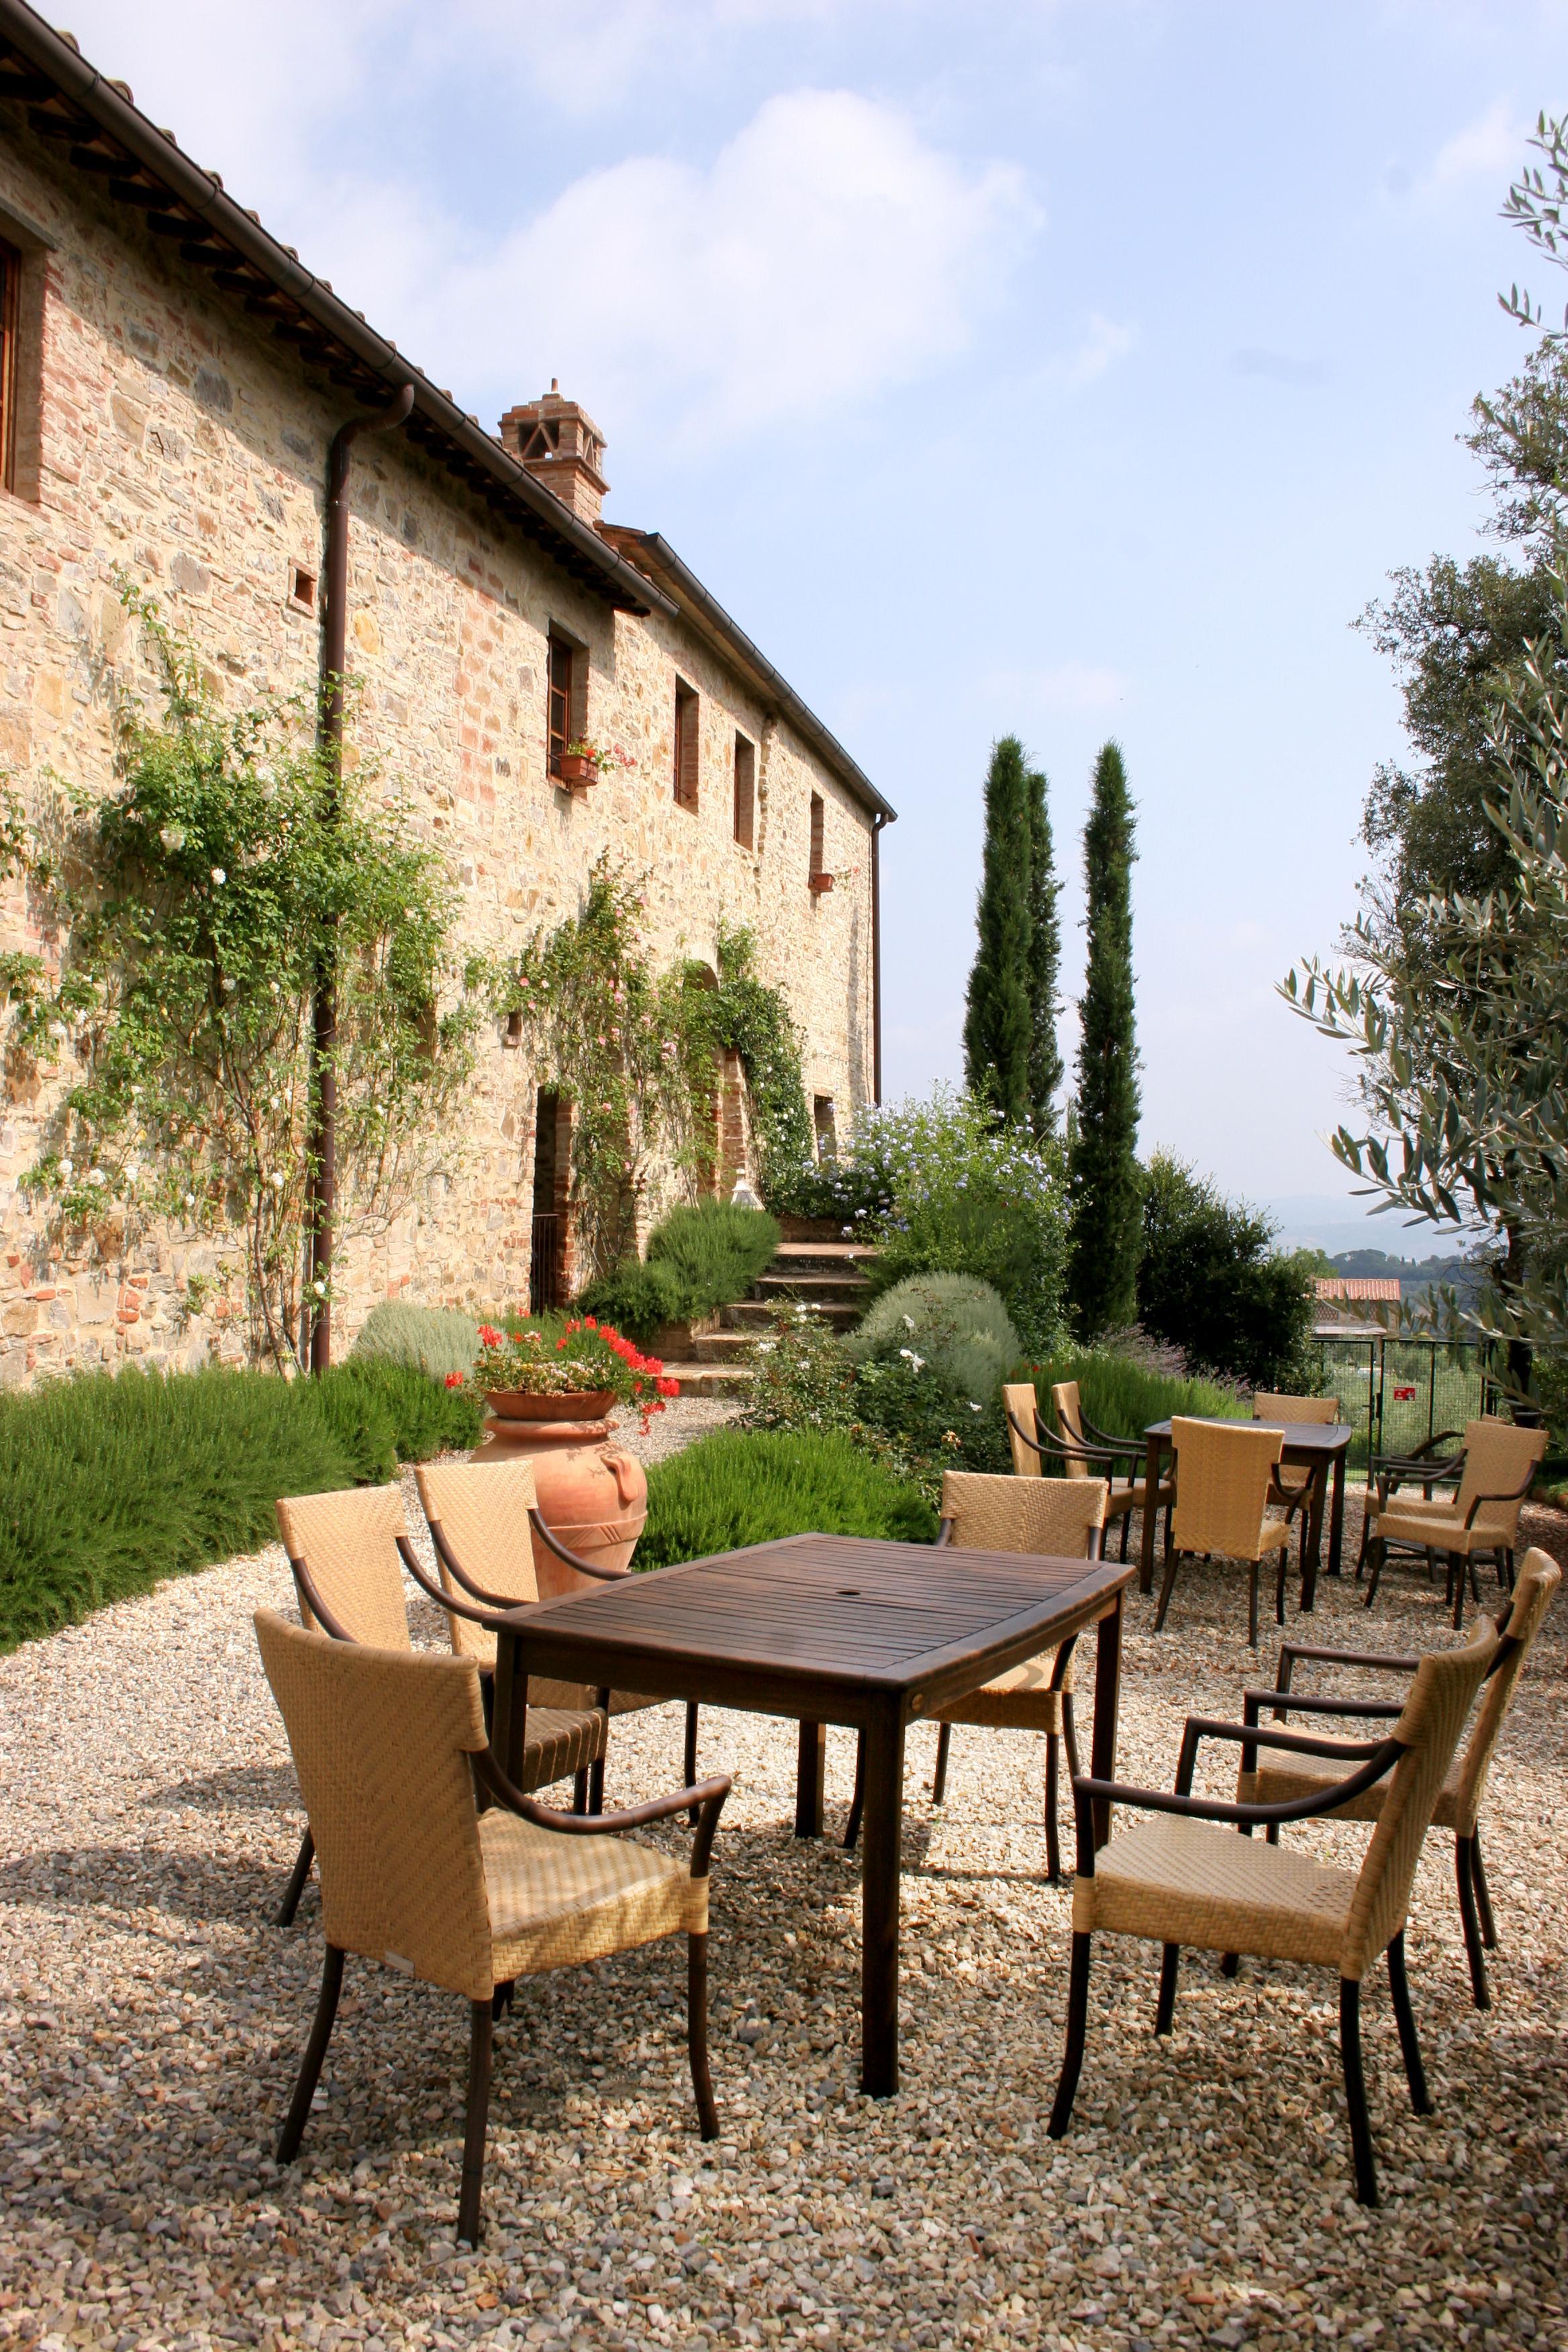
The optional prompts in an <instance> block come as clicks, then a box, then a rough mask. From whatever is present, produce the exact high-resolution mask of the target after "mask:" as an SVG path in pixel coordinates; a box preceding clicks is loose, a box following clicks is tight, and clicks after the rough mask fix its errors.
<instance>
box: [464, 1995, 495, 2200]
mask: <svg viewBox="0 0 1568 2352" xmlns="http://www.w3.org/2000/svg"><path fill="white" fill-rule="evenodd" d="M468 2021H469V2022H468V2115H467V2117H466V2118H465V2120H464V2124H463V2185H462V2188H461V2189H460V2191H459V2192H458V2237H459V2238H467V2240H468V2243H469V2245H470V2246H477V2245H478V2244H479V2231H480V2229H481V2227H482V2226H483V2225H482V2223H481V2221H480V2220H479V2195H480V2192H481V2190H482V2189H483V2188H484V2185H485V2130H486V2126H488V2124H489V2116H490V2044H491V2022H492V2021H491V2018H490V2004H489V2001H488V2000H471V2001H470V2002H469V2003H468Z"/></svg>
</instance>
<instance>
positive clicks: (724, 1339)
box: [666, 1307, 763, 1370]
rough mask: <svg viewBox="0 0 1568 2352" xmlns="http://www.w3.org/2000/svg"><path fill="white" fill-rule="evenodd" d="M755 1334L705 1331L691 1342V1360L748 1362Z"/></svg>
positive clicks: (717, 1362)
mask: <svg viewBox="0 0 1568 2352" xmlns="http://www.w3.org/2000/svg"><path fill="white" fill-rule="evenodd" d="M732 1311H733V1310H732V1309H731V1308H728V1307H727V1308H726V1309H725V1312H726V1314H729V1313H731V1312H732ZM760 1328H763V1327H759V1329H760ZM757 1336H758V1334H757V1332H753V1331H708V1332H705V1333H703V1335H702V1336H701V1337H700V1339H693V1340H692V1342H691V1358H692V1361H693V1362H694V1363H698V1364H749V1363H750V1362H751V1360H752V1348H753V1346H754V1345H755V1343H756V1339H757ZM666 1369H667V1370H668V1366H667V1367H666Z"/></svg>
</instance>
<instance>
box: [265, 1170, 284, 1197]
mask: <svg viewBox="0 0 1568 2352" xmlns="http://www.w3.org/2000/svg"><path fill="white" fill-rule="evenodd" d="M267 1181H268V1183H269V1184H270V1185H271V1187H272V1189H273V1191H274V1192H281V1191H282V1190H283V1179H282V1176H281V1174H280V1173H279V1171H278V1170H277V1169H276V1168H275V1169H274V1170H273V1171H272V1173H271V1175H270V1176H269V1177H268V1179H267Z"/></svg>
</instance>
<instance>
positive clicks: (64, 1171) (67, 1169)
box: [60, 1160, 76, 1183]
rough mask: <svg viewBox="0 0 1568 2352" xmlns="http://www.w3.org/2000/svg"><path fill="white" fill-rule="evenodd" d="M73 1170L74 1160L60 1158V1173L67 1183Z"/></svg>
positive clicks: (74, 1167)
mask: <svg viewBox="0 0 1568 2352" xmlns="http://www.w3.org/2000/svg"><path fill="white" fill-rule="evenodd" d="M75 1171H76V1162H75V1160H61V1161H60V1174H61V1175H62V1176H63V1177H64V1178H65V1180H66V1182H67V1183H69V1182H70V1180H71V1177H72V1176H73V1174H74V1173H75Z"/></svg>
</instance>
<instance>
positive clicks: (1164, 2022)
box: [1154, 1944, 1182, 2033]
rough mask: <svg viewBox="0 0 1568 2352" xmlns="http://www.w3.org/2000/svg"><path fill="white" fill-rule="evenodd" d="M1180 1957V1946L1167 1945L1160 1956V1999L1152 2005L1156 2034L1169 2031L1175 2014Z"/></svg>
mask: <svg viewBox="0 0 1568 2352" xmlns="http://www.w3.org/2000/svg"><path fill="white" fill-rule="evenodd" d="M1181 1957H1182V1948H1181V1946H1180V1944H1167V1945H1165V1947H1164V1948H1163V1950H1162V1952H1161V1954H1160V1998H1159V2000H1157V2001H1156V2002H1155V2004H1154V2031H1155V2032H1156V2033H1169V2032H1170V2031H1171V2021H1172V2019H1173V2017H1174V2016H1175V2013H1176V1969H1177V1965H1178V1963H1179V1961H1180V1959H1181Z"/></svg>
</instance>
